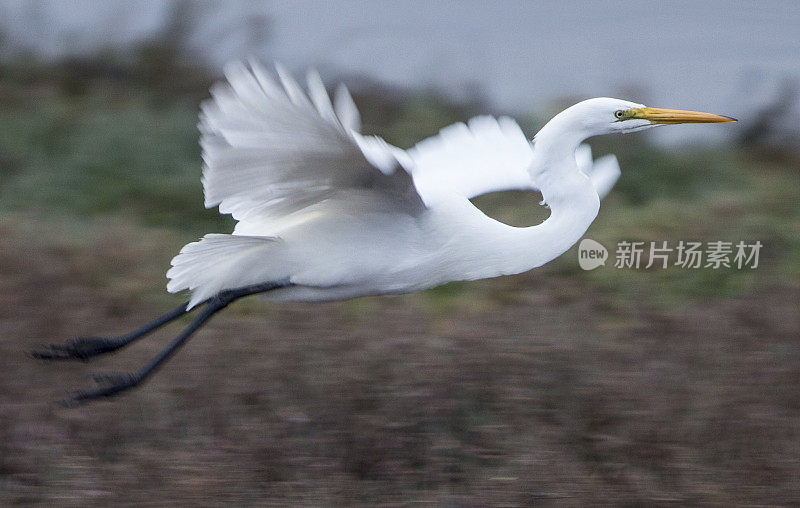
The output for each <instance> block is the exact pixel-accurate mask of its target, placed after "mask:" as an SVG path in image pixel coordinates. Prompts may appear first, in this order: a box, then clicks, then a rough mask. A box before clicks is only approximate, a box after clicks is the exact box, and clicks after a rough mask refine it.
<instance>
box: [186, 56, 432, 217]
mask: <svg viewBox="0 0 800 508" xmlns="http://www.w3.org/2000/svg"><path fill="white" fill-rule="evenodd" d="M250 65H251V68H250V69H248V68H247V67H246V66H245V65H244V64H242V63H236V64H232V65H230V66H228V67H227V68H226V71H225V75H226V77H227V80H228V83H226V84H219V85H216V86H215V87H214V88H213V89H212V97H213V98H212V99H211V100H209V101H206V102H205V103H204V104H203V105H202V112H201V115H200V131H201V134H202V138H201V141H200V143H201V146H202V149H203V162H204V167H203V189H204V191H205V205H206V207H207V208H211V207H213V206H217V205H219V209H220V213H230V214H232V215H233V217H234V218H235V219H237V220H248V219H251V218H255V217H257V218H259V219H270V218H279V217H283V216H285V215H287V214H290V213H292V212H295V211H298V210H300V209H303V208H305V207H307V206H310V205H313V204H315V203H318V202H320V201H322V200H324V199H326V198H327V197H329V196H331V195H333V194H337V195H339V196H341V193H343V192H344V193H346V192H348V191H356V192H358V193H360V194H362V195H363V193H364V192H368V193H375V194H376V195H379V196H380V198H381V199H380V200H379V202H380V203H383V204H384V205H383V206H387V207H390V208H392V209H393V210H394V209H396V210H402V211H404V212H407V213H412V214H413V213H416V212H418V211H419V210H421V209H423V208H424V205H423V204H422V200H421V199H420V197H419V195H418V194H417V191H416V188H415V187H414V184H413V182H412V180H411V177H410V175H409V174H408V173H407V172H406V170H405V169H404V168H403V167H402V165H401V164H400V163H399V162H398V161H397V159H396V157H395V156H394V155H393V153H394V151H393V149H392V147H390V146H389V145H388V144H386V143H385V142H383V141H382V140H378V139H375V138H371V139H365V138H364V137H362V136H361V135H360V134H358V132H357V128H358V124H359V120H358V111H357V110H356V109H355V105H354V104H353V103H352V99H350V97H349V94H347V92H346V90H344V89H341V88H340V90H339V92H338V93H337V101H336V102H337V104H336V107H335V108H334V107H333V105H332V104H331V102H330V99H329V97H328V94H327V92H326V91H325V87H324V86H323V84H322V81H321V80H320V78H319V75H318V74H317V73H316V72H310V73H309V75H308V90H309V92H308V94H306V93H305V92H304V91H303V90H302V88H301V87H300V86H299V85H298V84H297V83H296V82H295V81H294V80H293V79H292V78H291V77H290V76H289V75H288V74H287V73H286V72H285V71H284V70H283V69H282V68H280V67H277V71H278V77H279V80H280V83H278V82H276V81H275V80H274V79H273V78H272V76H270V74H269V73H268V72H266V71H265V69H264V68H263V67H261V66H260V65H259V64H257V63H254V62H251V64H250Z"/></svg>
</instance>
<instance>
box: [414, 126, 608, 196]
mask: <svg viewBox="0 0 800 508" xmlns="http://www.w3.org/2000/svg"><path fill="white" fill-rule="evenodd" d="M407 155H408V157H409V158H410V160H411V162H410V163H406V166H407V167H409V168H410V170H411V173H412V175H413V176H414V183H415V184H416V186H417V188H418V189H419V192H420V194H422V195H423V197H424V196H426V195H427V194H428V193H435V192H436V190H437V189H448V190H450V191H455V192H457V193H459V194H460V195H462V196H464V197H466V198H473V197H475V196H479V195H481V194H486V193H489V192H497V191H505V190H538V186H537V184H536V182H535V181H534V180H533V179H532V177H531V174H530V173H529V172H528V167H529V166H530V164H531V160H532V158H533V142H532V141H528V139H527V138H526V137H525V134H524V133H523V132H522V129H520V127H519V125H517V123H516V122H515V121H514V120H513V119H511V118H508V117H501V118H499V119H495V118H492V117H490V116H479V117H476V118H473V119H472V120H470V121H469V122H468V123H467V124H463V123H457V124H453V125H451V126H449V127H445V128H444V129H442V130H441V132H440V133H439V134H438V135H437V136H433V137H430V138H428V139H426V140H424V141H421V142H420V143H418V144H417V145H415V146H414V147H413V148H411V149H410V150H408V152H407ZM398 158H399V159H400V160H403V157H402V155H398ZM575 159H576V162H577V164H578V168H580V170H581V171H582V172H583V173H584V174H586V175H587V176H588V177H589V178H590V180H591V181H592V184H593V185H594V187H595V189H596V190H597V193H598V194H599V195H600V198H601V199H602V198H603V197H605V195H606V194H608V192H609V191H610V190H611V188H612V187H613V186H614V183H616V181H617V179H618V178H619V175H620V171H619V164H617V158H616V157H614V156H613V155H606V156H604V157H601V158H600V159H597V160H596V161H592V149H591V147H590V146H589V145H588V144H582V145H580V146H579V147H578V149H577V150H576V151H575Z"/></svg>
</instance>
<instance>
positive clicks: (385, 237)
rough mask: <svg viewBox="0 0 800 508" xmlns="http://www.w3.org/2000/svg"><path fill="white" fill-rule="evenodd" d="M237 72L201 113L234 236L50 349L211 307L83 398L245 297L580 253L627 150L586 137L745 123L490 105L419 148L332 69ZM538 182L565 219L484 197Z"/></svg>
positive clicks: (81, 350)
mask: <svg viewBox="0 0 800 508" xmlns="http://www.w3.org/2000/svg"><path fill="white" fill-rule="evenodd" d="M277 75H278V81H276V80H274V79H273V77H271V75H270V74H269V73H268V72H267V71H265V70H264V68H262V67H261V66H260V65H258V64H257V63H251V66H250V68H247V67H246V66H245V65H244V64H241V63H237V64H233V65H230V66H229V67H227V69H226V77H227V80H228V83H227V84H218V85H216V86H215V87H214V88H212V96H213V98H212V99H211V100H209V101H207V102H205V103H204V104H203V106H202V113H201V115H200V131H201V134H202V137H201V141H200V143H201V146H202V149H203V160H204V167H203V188H204V191H205V205H206V207H213V206H219V210H220V213H229V214H232V215H233V217H234V219H236V220H237V221H238V222H237V224H236V227H235V229H234V231H233V234H208V235H206V236H204V237H203V238H202V239H201V240H200V241H197V242H194V243H190V244H188V245H186V246H185V247H184V248H183V249H182V250H181V252H180V254H178V255H177V256H176V257H175V258H174V259H173V260H172V268H171V269H170V270H169V271H168V272H167V277H168V278H169V279H170V281H169V284H168V285H167V289H168V291H170V292H173V293H174V292H178V291H182V290H185V289H188V290H190V291H191V298H190V300H189V301H188V302H187V303H186V304H184V305H181V306H180V307H179V308H178V309H176V310H174V311H172V312H171V313H168V314H166V315H164V316H162V317H160V318H158V319H157V320H155V321H154V322H152V323H150V324H148V325H146V326H145V327H143V328H141V329H139V330H136V331H134V332H132V333H130V334H128V335H125V336H122V337H116V338H83V339H76V340H74V341H71V342H67V343H66V344H54V345H51V346H49V347H47V348H45V349H43V350H41V351H37V352H35V353H34V354H35V356H37V357H39V358H44V359H71V358H77V359H87V358H90V357H93V356H96V355H99V354H102V353H107V352H110V351H114V350H117V349H119V348H121V347H122V346H125V345H127V344H129V343H131V342H133V341H134V340H136V339H138V338H140V337H142V336H144V335H146V334H148V333H149V332H152V331H153V330H155V329H156V328H159V327H160V326H162V325H164V324H166V323H168V322H170V321H172V320H173V319H175V318H177V317H179V316H182V315H184V314H185V313H187V312H189V311H190V310H192V309H193V308H194V307H196V306H198V305H201V304H203V305H204V308H203V309H202V311H201V312H200V315H199V316H198V317H197V318H196V319H195V320H194V321H193V322H192V323H191V324H190V325H189V326H188V327H187V328H186V329H185V330H184V331H183V332H182V333H181V334H180V335H178V337H177V338H176V339H175V340H174V341H173V342H172V343H171V344H170V345H169V346H168V347H167V348H165V349H164V350H163V351H162V352H161V353H160V354H159V355H158V356H157V357H156V358H154V359H153V360H152V361H151V362H150V363H149V364H147V365H146V366H145V367H144V368H143V369H142V370H140V371H139V372H136V373H132V374H121V375H120V374H117V375H106V376H98V377H96V380H97V382H98V384H99V386H98V387H97V388H95V389H92V390H88V391H80V392H77V393H75V394H74V395H73V397H72V398H71V399H69V401H68V403H76V402H80V401H85V400H89V399H94V398H97V397H104V396H110V395H114V394H117V393H119V392H121V391H124V390H126V389H129V388H131V387H133V386H136V385H138V384H139V383H141V382H142V381H143V380H144V379H145V378H147V377H148V375H150V374H151V373H152V372H153V371H154V370H155V369H157V368H158V367H159V366H160V365H161V364H163V362H164V361H165V360H166V359H168V358H169V357H170V356H171V355H172V354H174V352H175V351H176V350H177V349H178V348H179V347H180V346H181V345H182V344H184V343H185V342H186V341H187V339H188V338H189V337H190V336H191V335H192V333H194V332H195V331H196V330H197V329H198V328H200V327H201V326H202V325H203V324H205V322H206V321H208V319H209V318H210V317H211V316H212V315H213V314H214V313H216V312H218V311H219V310H221V309H223V308H225V307H226V306H227V305H228V304H229V303H231V302H232V301H233V300H236V299H237V298H241V297H243V296H247V295H251V294H255V293H266V295H267V297H268V298H270V299H272V300H281V301H286V300H292V301H323V300H339V299H347V298H354V297H358V296H365V295H397V294H401V293H410V292H414V291H420V290H423V289H427V288H432V287H434V286H438V285H440V284H444V283H446V282H450V281H458V280H461V281H463V280H474V279H482V278H487V277H497V276H499V275H510V274H516V273H520V272H525V271H527V270H530V269H532V268H536V267H538V266H541V265H543V264H545V263H547V262H548V261H550V260H552V259H554V258H556V257H558V256H559V255H561V254H562V253H563V252H564V251H566V250H567V249H569V248H570V247H571V246H572V245H573V244H574V243H575V242H577V241H578V240H579V239H580V238H581V236H582V235H583V234H584V232H585V231H586V229H587V228H588V227H589V225H590V224H591V223H592V221H593V220H594V218H595V216H596V215H597V212H598V209H599V207H600V198H601V196H602V195H604V194H605V193H606V192H608V190H609V189H610V188H611V187H612V186H613V184H614V182H615V181H616V179H617V177H618V175H619V167H618V166H617V163H616V159H615V158H613V156H611V157H606V158H604V159H602V160H598V161H597V162H595V163H592V160H591V154H590V153H589V152H588V147H585V146H582V145H581V142H582V141H583V140H585V139H586V138H589V137H591V136H597V135H600V134H614V133H619V134H622V133H628V132H635V131H640V130H643V129H648V128H650V127H654V126H657V125H664V124H677V123H702V122H732V121H735V120H734V119H733V118H729V117H726V116H719V115H713V114H709V113H698V112H692V111H679V110H669V109H657V108H649V107H645V106H644V105H642V104H636V103H634V102H628V101H624V100H620V99H610V98H596V99H589V100H585V101H583V102H580V103H578V104H575V105H574V106H572V107H570V108H568V109H566V110H564V111H562V112H561V113H559V114H558V115H556V116H555V117H554V118H553V119H552V120H550V122H548V123H547V125H545V126H544V127H543V128H542V129H541V130H540V131H539V132H538V133H537V134H536V136H535V138H534V140H533V141H532V142H531V141H528V140H527V139H526V137H525V136H524V135H523V133H522V131H521V130H520V128H519V127H518V126H517V124H516V123H515V122H514V121H513V120H511V119H509V118H500V119H497V120H496V119H494V118H491V117H487V116H483V117H478V118H475V119H473V120H471V121H470V122H469V123H468V124H466V125H465V124H456V125H453V126H450V127H447V128H445V129H444V130H442V131H441V133H440V134H439V135H438V136H434V137H432V138H430V139H427V140H425V141H423V142H421V143H419V144H418V145H416V146H415V147H413V148H412V149H410V150H407V151H404V150H401V149H399V148H397V147H394V146H391V145H389V144H388V143H386V142H385V141H384V140H382V139H380V138H377V137H373V136H364V135H362V134H361V133H360V120H359V113H358V110H357V109H356V107H355V104H354V103H353V100H352V98H351V97H350V95H349V93H348V92H347V89H346V88H344V87H343V86H340V87H339V89H338V90H337V92H336V97H335V101H334V103H333V104H331V101H330V99H329V97H328V94H327V92H326V90H325V87H324V85H323V84H322V81H321V79H320V77H319V75H318V74H317V73H316V72H313V71H312V72H310V73H309V74H308V93H307V94H306V93H305V92H304V91H303V90H302V88H301V87H300V86H299V85H298V84H297V83H296V82H295V81H294V80H293V79H292V78H291V77H290V76H289V74H288V73H287V72H286V71H284V70H283V69H282V68H281V67H280V66H277ZM511 189H530V190H538V191H540V192H541V194H542V197H543V198H544V202H546V204H547V205H548V206H549V208H550V216H549V218H548V219H547V220H545V221H544V222H542V223H541V224H539V225H536V226H532V227H525V228H517V227H511V226H508V225H506V224H503V223H501V222H498V221H496V220H493V219H492V218H490V217H487V216H486V215H484V214H483V213H482V212H481V211H480V210H479V209H478V208H476V207H475V206H473V205H472V203H471V202H470V198H472V197H474V196H478V195H481V194H485V193H489V192H494V191H501V190H511Z"/></svg>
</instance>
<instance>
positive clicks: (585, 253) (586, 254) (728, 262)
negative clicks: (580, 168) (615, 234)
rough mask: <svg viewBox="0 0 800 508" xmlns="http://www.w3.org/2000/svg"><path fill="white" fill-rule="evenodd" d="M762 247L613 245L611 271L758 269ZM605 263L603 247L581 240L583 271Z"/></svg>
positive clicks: (741, 243) (757, 243) (662, 243)
mask: <svg viewBox="0 0 800 508" xmlns="http://www.w3.org/2000/svg"><path fill="white" fill-rule="evenodd" d="M761 247H762V243H761V242H760V241H758V240H756V241H755V242H752V243H746V242H744V241H739V242H737V243H734V242H725V241H721V240H718V241H713V242H693V241H683V240H680V241H679V242H677V243H676V242H672V243H670V242H669V241H666V240H664V241H658V242H629V241H625V240H623V241H620V242H617V245H616V250H615V251H614V255H615V260H614V268H632V269H634V270H639V269H642V268H643V269H645V270H647V269H650V268H653V267H655V268H657V269H666V268H667V267H669V266H677V267H680V268H690V269H693V268H711V269H712V270H716V269H718V268H723V267H724V268H736V269H739V270H741V269H744V268H749V269H755V268H758V256H759V254H760V252H761ZM607 259H608V249H606V248H605V246H604V245H603V244H601V243H600V242H597V241H595V240H592V239H590V238H584V239H583V240H581V243H580V244H579V245H578V264H579V265H580V267H581V268H582V269H584V270H594V269H595V268H597V267H599V266H604V265H605V264H606V260H607Z"/></svg>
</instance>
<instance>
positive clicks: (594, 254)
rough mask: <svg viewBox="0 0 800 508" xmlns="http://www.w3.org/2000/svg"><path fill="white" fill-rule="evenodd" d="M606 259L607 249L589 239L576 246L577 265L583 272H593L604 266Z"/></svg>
mask: <svg viewBox="0 0 800 508" xmlns="http://www.w3.org/2000/svg"><path fill="white" fill-rule="evenodd" d="M606 259H608V249H606V248H605V247H604V246H603V244H602V243H600V242H595V241H594V240H592V239H591V238H584V239H583V240H581V243H580V245H578V264H579V265H581V268H583V269H584V270H594V269H595V268H597V267H598V266H604V265H605V264H606Z"/></svg>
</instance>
